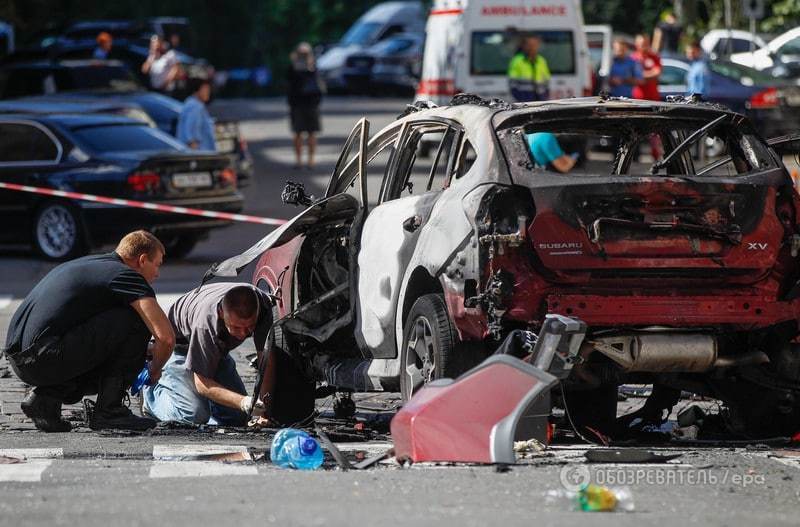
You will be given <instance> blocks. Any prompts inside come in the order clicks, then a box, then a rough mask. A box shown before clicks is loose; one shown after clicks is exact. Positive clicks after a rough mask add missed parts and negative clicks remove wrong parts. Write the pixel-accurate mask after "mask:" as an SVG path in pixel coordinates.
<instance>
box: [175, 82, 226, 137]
mask: <svg viewBox="0 0 800 527" xmlns="http://www.w3.org/2000/svg"><path fill="white" fill-rule="evenodd" d="M188 85H189V90H190V92H191V95H190V96H188V97H187V98H186V100H185V101H184V102H183V109H182V110H181V113H180V115H179V116H178V126H177V133H176V134H175V135H176V136H177V137H178V140H180V141H181V142H183V143H185V144H186V146H188V147H189V148H193V149H195V150H208V151H210V152H215V151H216V150H217V146H216V143H215V142H214V121H212V120H211V116H210V115H209V114H208V110H207V109H206V104H207V103H208V101H209V100H210V99H211V81H209V80H208V79H207V78H190V79H189V82H188Z"/></svg>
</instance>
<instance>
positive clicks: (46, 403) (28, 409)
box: [19, 390, 72, 432]
mask: <svg viewBox="0 0 800 527" xmlns="http://www.w3.org/2000/svg"><path fill="white" fill-rule="evenodd" d="M19 406H20V408H22V413H24V414H25V415H27V416H28V417H30V418H31V419H32V420H33V424H34V425H36V428H38V429H39V430H42V431H43V432H69V431H70V430H71V429H72V425H70V424H69V422H67V421H65V420H64V419H62V418H61V401H59V400H58V399H55V398H53V397H48V396H46V395H41V394H37V393H35V392H34V391H33V390H31V391H30V392H28V395H26V396H25V400H24V401H22V403H21V404H20V405H19Z"/></svg>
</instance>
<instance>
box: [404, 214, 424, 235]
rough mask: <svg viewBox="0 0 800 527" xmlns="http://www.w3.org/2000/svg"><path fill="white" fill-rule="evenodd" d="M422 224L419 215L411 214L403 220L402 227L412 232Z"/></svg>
mask: <svg viewBox="0 0 800 527" xmlns="http://www.w3.org/2000/svg"><path fill="white" fill-rule="evenodd" d="M420 225H422V218H420V217H419V216H411V217H410V218H407V219H406V220H405V221H404V222H403V229H404V230H406V231H408V232H414V231H415V230H417V229H419V226H420Z"/></svg>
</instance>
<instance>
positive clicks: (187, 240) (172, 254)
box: [164, 234, 199, 260]
mask: <svg viewBox="0 0 800 527" xmlns="http://www.w3.org/2000/svg"><path fill="white" fill-rule="evenodd" d="M198 241H199V238H198V237H197V235H195V234H179V235H177V236H175V237H173V238H169V239H167V240H166V241H165V242H164V249H166V251H167V258H169V259H170V260H173V259H180V258H185V257H186V256H188V255H189V253H190V252H192V250H193V249H194V248H195V246H196V245H197V242H198Z"/></svg>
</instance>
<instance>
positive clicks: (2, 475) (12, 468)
mask: <svg viewBox="0 0 800 527" xmlns="http://www.w3.org/2000/svg"><path fill="white" fill-rule="evenodd" d="M0 456H5V457H16V458H19V459H22V460H23V461H22V463H14V464H10V465H0V481H22V482H36V481H41V480H42V473H44V471H45V470H47V467H49V466H50V465H51V464H52V463H53V459H54V458H61V457H64V451H63V450H62V449H60V448H5V449H0Z"/></svg>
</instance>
